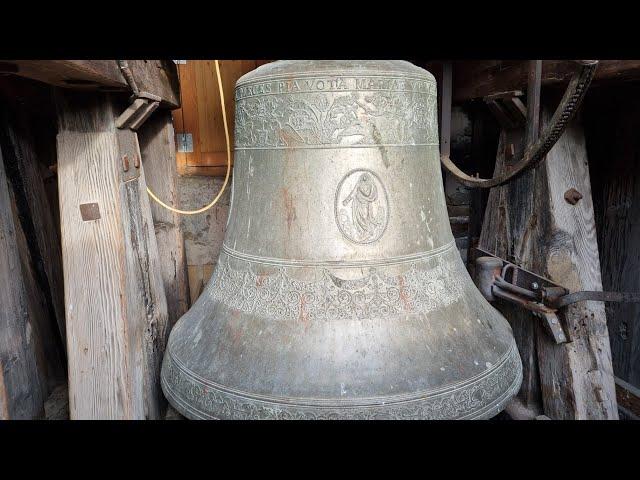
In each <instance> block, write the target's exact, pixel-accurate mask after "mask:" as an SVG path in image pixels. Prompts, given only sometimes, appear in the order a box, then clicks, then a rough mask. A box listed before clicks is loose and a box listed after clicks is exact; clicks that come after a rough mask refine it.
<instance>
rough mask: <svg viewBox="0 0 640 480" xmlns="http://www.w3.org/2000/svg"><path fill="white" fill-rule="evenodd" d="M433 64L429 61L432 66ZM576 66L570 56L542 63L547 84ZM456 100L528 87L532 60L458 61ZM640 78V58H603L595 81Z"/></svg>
mask: <svg viewBox="0 0 640 480" xmlns="http://www.w3.org/2000/svg"><path fill="white" fill-rule="evenodd" d="M429 66H431V64H430V65H428V68H429ZM574 68H575V66H574V65H572V63H571V62H568V61H566V60H545V61H543V63H542V74H541V82H542V85H543V86H550V85H562V84H566V83H568V81H569V79H570V78H571V74H572V72H573V71H574ZM453 71H454V75H453V76H454V84H453V85H454V88H453V101H454V102H464V101H467V100H471V99H474V98H483V97H486V96H487V95H491V94H494V93H496V92H502V91H506V90H516V89H524V88H525V87H526V86H527V83H528V75H529V62H527V61H503V60H475V61H464V62H462V61H459V62H454V70H453ZM638 79H640V60H601V61H600V64H599V65H598V69H597V70H596V75H595V78H594V85H598V84H601V83H609V82H626V81H633V80H638Z"/></svg>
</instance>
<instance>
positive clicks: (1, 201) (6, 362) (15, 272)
mask: <svg viewBox="0 0 640 480" xmlns="http://www.w3.org/2000/svg"><path fill="white" fill-rule="evenodd" d="M0 306H1V307H0V419H5V420H7V419H32V418H38V417H40V416H42V415H43V413H44V401H45V399H46V396H47V392H46V384H45V382H44V381H43V378H42V376H41V371H39V369H38V362H37V357H38V353H37V351H36V349H37V345H36V342H35V341H34V339H33V335H34V323H35V322H34V318H33V316H34V312H33V309H32V308H31V306H30V301H29V298H28V291H27V289H26V286H25V283H24V281H23V273H22V266H21V261H20V255H19V252H18V245H17V239H16V227H15V223H14V218H13V211H12V206H11V199H10V195H9V189H8V185H7V178H6V175H5V169H4V162H3V159H2V152H0Z"/></svg>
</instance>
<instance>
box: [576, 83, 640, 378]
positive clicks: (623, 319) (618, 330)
mask: <svg viewBox="0 0 640 480" xmlns="http://www.w3.org/2000/svg"><path fill="white" fill-rule="evenodd" d="M592 93H593V95H591V96H590V97H588V98H587V102H588V103H587V105H586V108H585V115H584V117H585V125H586V128H587V130H586V132H587V133H586V134H587V142H588V148H589V155H590V157H589V166H590V169H591V172H590V173H591V178H592V179H593V202H594V208H595V213H596V225H597V227H598V228H597V233H598V246H599V248H600V259H601V262H602V283H603V287H604V290H609V291H622V292H638V291H640V275H638V271H640V249H639V248H638V245H639V244H640V162H638V151H640V137H639V136H638V129H639V128H640V87H639V86H638V85H634V86H628V87H626V88H617V89H607V90H606V91H604V90H603V91H601V92H592ZM580 202H582V200H580ZM606 310H607V323H608V327H609V335H610V340H611V353H612V359H613V368H614V372H615V375H616V376H617V377H619V378H620V379H622V380H624V381H625V382H628V383H630V384H632V385H634V386H635V387H640V304H638V303H616V302H611V303H608V304H606Z"/></svg>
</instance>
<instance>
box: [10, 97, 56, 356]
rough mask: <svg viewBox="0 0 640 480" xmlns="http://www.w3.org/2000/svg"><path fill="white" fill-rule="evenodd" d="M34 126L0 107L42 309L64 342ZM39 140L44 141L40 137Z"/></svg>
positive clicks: (22, 115) (52, 227)
mask: <svg viewBox="0 0 640 480" xmlns="http://www.w3.org/2000/svg"><path fill="white" fill-rule="evenodd" d="M10 110H11V111H10ZM35 128H36V126H35V125H33V124H31V123H30V122H29V118H28V117H27V116H26V114H25V112H24V111H20V110H18V111H14V109H9V108H7V109H3V112H2V115H1V116H0V130H1V132H0V144H1V145H2V148H3V149H4V158H5V167H6V173H7V176H8V177H9V179H10V183H11V185H12V190H13V193H14V196H15V198H16V205H17V209H18V217H19V219H20V223H21V226H22V230H23V231H24V232H25V236H26V242H27V245H28V249H29V254H30V257H31V261H32V263H33V265H34V269H33V270H34V274H35V279H36V282H37V283H38V285H39V289H40V290H41V292H42V293H43V295H44V298H45V302H46V304H47V305H46V309H47V311H49V312H50V314H51V316H52V319H53V320H54V321H55V323H56V324H57V327H58V332H59V340H60V342H61V344H62V345H64V343H65V320H64V294H63V292H64V280H63V276H62V253H61V251H60V238H59V235H58V228H57V226H56V223H55V220H54V216H53V213H52V212H53V209H52V208H51V206H50V204H49V198H48V196H47V192H46V190H45V185H44V182H43V179H42V176H41V175H40V171H39V169H40V162H39V160H38V155H37V151H36V150H37V144H36V139H35V138H34V133H33V129H35ZM39 141H40V142H44V141H46V140H45V139H42V138H40V139H39ZM53 141H54V139H53V135H52V136H51V142H53ZM63 348H64V347H63Z"/></svg>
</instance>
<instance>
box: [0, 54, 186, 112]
mask: <svg viewBox="0 0 640 480" xmlns="http://www.w3.org/2000/svg"><path fill="white" fill-rule="evenodd" d="M128 62H129V67H130V68H131V71H132V73H133V76H134V78H135V80H136V83H137V85H138V87H139V88H140V90H141V91H146V92H149V93H152V94H154V95H157V96H159V97H160V98H161V99H162V101H161V104H160V105H161V107H165V108H170V109H175V108H179V107H180V85H179V82H178V70H177V68H176V65H175V63H174V62H173V61H171V60H128ZM0 73H9V74H15V75H19V76H22V77H27V78H32V79H34V80H39V81H41V82H45V83H48V84H50V85H55V86H57V87H63V88H69V89H76V90H79V89H82V90H101V91H128V90H129V86H128V85H127V82H126V80H125V78H124V76H123V75H122V73H121V72H120V68H119V67H118V63H117V62H116V60H3V61H2V62H0Z"/></svg>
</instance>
